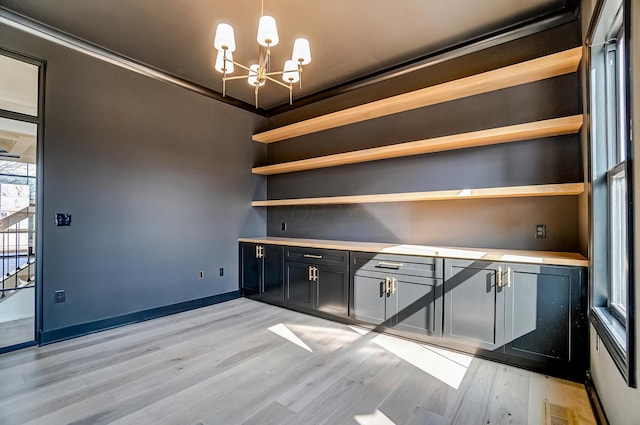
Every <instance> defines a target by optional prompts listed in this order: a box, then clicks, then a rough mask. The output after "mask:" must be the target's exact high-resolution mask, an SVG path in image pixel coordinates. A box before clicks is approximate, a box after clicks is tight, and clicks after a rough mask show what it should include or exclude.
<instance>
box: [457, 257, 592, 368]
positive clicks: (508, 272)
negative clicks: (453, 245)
mask: <svg viewBox="0 0 640 425" xmlns="http://www.w3.org/2000/svg"><path fill="white" fill-rule="evenodd" d="M444 299H445V304H444V337H445V339H446V340H448V341H452V342H456V343H460V344H464V345H465V346H470V347H478V348H482V349H484V350H490V351H491V352H492V353H495V354H499V355H504V358H505V359H512V360H513V361H514V363H516V364H520V365H524V366H532V367H535V365H541V364H544V365H546V366H547V367H548V369H549V370H554V371H557V372H558V373H560V374H563V375H573V376H577V377H580V376H581V374H582V373H584V371H585V370H586V356H585V355H584V352H586V351H585V350H587V345H586V342H587V334H586V332H587V322H586V310H587V308H586V288H585V284H584V276H583V269H582V268H581V267H566V266H549V265H533V264H517V263H494V262H486V261H468V260H449V259H447V260H445V281H444Z"/></svg>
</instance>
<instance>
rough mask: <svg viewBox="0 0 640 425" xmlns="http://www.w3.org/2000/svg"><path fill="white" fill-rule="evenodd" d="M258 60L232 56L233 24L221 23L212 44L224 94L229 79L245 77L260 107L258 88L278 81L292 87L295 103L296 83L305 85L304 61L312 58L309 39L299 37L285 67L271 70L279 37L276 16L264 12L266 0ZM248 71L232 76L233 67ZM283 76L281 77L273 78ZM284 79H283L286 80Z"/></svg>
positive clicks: (306, 62)
mask: <svg viewBox="0 0 640 425" xmlns="http://www.w3.org/2000/svg"><path fill="white" fill-rule="evenodd" d="M257 41H258V44H259V45H260V47H259V50H258V63H255V64H252V65H249V66H245V65H242V64H240V63H238V62H236V61H234V60H233V52H234V51H235V50H236V41H235V38H234V36H233V27H232V26H231V25H229V24H225V23H222V24H218V27H217V28H216V35H215V39H214V42H213V45H214V46H215V48H216V49H217V50H218V54H217V56H216V62H215V69H216V71H218V72H220V73H221V74H222V96H226V84H227V81H229V80H241V79H246V80H247V82H248V83H249V85H251V86H253V87H254V93H255V104H256V108H257V107H258V91H259V90H260V87H262V86H264V85H265V84H266V82H267V81H271V82H273V83H276V84H278V85H280V86H282V87H284V88H287V89H289V104H293V84H295V83H298V82H299V83H300V88H302V65H307V64H308V63H310V62H311V50H310V49H309V41H308V40H307V39H305V38H297V39H296V40H295V41H294V43H293V54H292V55H291V59H288V60H287V61H285V63H284V67H283V69H282V71H277V72H271V70H270V56H271V48H272V47H274V46H276V45H277V44H278V42H279V41H280V40H279V38H278V29H277V27H276V20H275V19H274V18H273V17H272V16H268V15H265V14H264V0H263V1H262V9H261V13H260V21H259V22H258V36H257ZM236 66H237V67H238V68H241V69H243V70H245V71H247V73H246V74H244V75H238V76H229V74H232V73H233V71H234V67H236ZM275 76H281V78H282V81H279V80H277V79H276V78H273V77H275ZM283 81H284V82H283Z"/></svg>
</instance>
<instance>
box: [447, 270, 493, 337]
mask: <svg viewBox="0 0 640 425" xmlns="http://www.w3.org/2000/svg"><path fill="white" fill-rule="evenodd" d="M498 266H499V264H496V263H492V262H487V261H468V260H445V280H444V336H445V338H447V339H448V340H451V341H455V342H459V343H462V344H465V345H468V346H473V347H478V348H483V349H486V350H496V349H498V348H500V347H501V346H502V344H503V341H504V293H503V290H502V288H500V287H498V280H497V278H498Z"/></svg>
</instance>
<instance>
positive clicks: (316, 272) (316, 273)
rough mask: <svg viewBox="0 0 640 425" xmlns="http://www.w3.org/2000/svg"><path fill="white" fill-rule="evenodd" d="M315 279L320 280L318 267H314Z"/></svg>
mask: <svg viewBox="0 0 640 425" xmlns="http://www.w3.org/2000/svg"><path fill="white" fill-rule="evenodd" d="M313 280H314V282H317V281H318V268H317V267H314V268H313Z"/></svg>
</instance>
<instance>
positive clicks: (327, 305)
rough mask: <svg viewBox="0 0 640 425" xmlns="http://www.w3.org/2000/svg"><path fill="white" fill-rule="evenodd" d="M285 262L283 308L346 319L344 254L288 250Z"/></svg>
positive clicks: (346, 285) (310, 250)
mask: <svg viewBox="0 0 640 425" xmlns="http://www.w3.org/2000/svg"><path fill="white" fill-rule="evenodd" d="M285 258H286V261H285V303H286V305H290V306H292V307H296V308H301V309H305V310H316V311H321V312H323V313H327V314H331V315H334V316H347V315H348V313H349V272H348V258H349V253H348V252H347V251H338V250H328V249H314V248H298V247H288V248H287V249H286V250H285Z"/></svg>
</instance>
